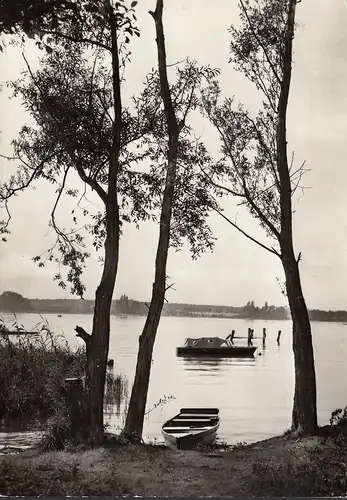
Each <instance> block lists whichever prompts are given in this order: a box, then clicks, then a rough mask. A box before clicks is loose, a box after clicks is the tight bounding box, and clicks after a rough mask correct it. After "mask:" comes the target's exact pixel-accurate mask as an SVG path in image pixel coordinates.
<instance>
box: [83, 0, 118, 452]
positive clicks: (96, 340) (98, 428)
mask: <svg viewBox="0 0 347 500" xmlns="http://www.w3.org/2000/svg"><path fill="white" fill-rule="evenodd" d="M107 1H108V0H107ZM108 10H109V19H110V25H111V38H112V40H111V42H112V78H113V100H114V110H115V119H114V124H113V144H112V153H111V155H110V161H109V173H108V193H107V202H106V234H107V236H106V241H105V260H104V268H103V273H102V277H101V281H100V284H99V286H98V288H97V290H96V293H95V305H94V317H93V330H92V335H91V336H90V338H89V339H87V342H86V347H87V360H88V361H87V370H86V387H87V398H86V399H87V404H88V408H87V414H88V417H87V418H88V420H89V421H88V424H89V425H88V433H89V439H90V441H91V442H92V443H94V444H99V443H100V442H101V440H102V438H103V434H104V418H103V408H104V394H105V380H106V369H107V358H108V351H109V338H110V313H111V304H112V297H113V291H114V287H115V282H116V277H117V269H118V260H119V236H120V219H119V205H118V172H119V151H120V132H121V126H122V123H121V113H122V105H121V89H120V74H119V56H118V40H117V20H116V16H115V14H114V12H113V8H112V6H111V3H110V2H109V1H108Z"/></svg>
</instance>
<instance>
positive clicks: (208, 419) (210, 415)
mask: <svg viewBox="0 0 347 500" xmlns="http://www.w3.org/2000/svg"><path fill="white" fill-rule="evenodd" d="M219 423H220V422H219V410H218V408H181V411H180V412H179V414H178V415H175V416H174V417H173V418H171V419H170V420H168V421H167V422H165V424H164V425H163V426H162V431H161V432H162V435H163V437H164V440H165V444H166V445H167V446H168V447H169V448H172V449H178V450H184V449H192V448H195V447H196V445H198V444H204V445H210V444H212V443H213V442H214V441H215V439H216V435H217V430H218V428H219Z"/></svg>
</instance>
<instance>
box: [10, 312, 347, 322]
mask: <svg viewBox="0 0 347 500" xmlns="http://www.w3.org/2000/svg"><path fill="white" fill-rule="evenodd" d="M0 314H36V315H41V316H44V315H45V314H52V315H55V316H58V315H59V316H74V315H76V316H80V315H81V316H88V315H89V316H92V315H93V311H73V312H70V311H69V312H65V311H62V312H57V311H44V312H42V311H15V312H13V311H12V312H10V311H3V310H0ZM111 316H114V317H116V318H124V319H125V318H128V317H129V318H145V317H146V315H145V314H121V313H111ZM162 317H163V318H206V319H229V320H233V319H241V320H248V321H255V320H259V321H290V318H262V317H250V316H242V315H240V316H239V315H235V314H234V315H232V314H230V315H228V314H223V313H222V314H213V313H191V314H162ZM311 322H313V323H342V324H346V326H347V322H346V321H345V320H342V319H341V320H339V319H324V318H322V319H318V318H315V319H311Z"/></svg>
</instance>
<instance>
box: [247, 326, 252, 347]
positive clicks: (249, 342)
mask: <svg viewBox="0 0 347 500" xmlns="http://www.w3.org/2000/svg"><path fill="white" fill-rule="evenodd" d="M247 343H248V346H251V345H252V328H248V340H247Z"/></svg>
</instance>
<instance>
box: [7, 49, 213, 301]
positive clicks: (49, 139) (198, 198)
mask: <svg viewBox="0 0 347 500" xmlns="http://www.w3.org/2000/svg"><path fill="white" fill-rule="evenodd" d="M26 63H27V70H26V71H25V73H24V74H23V76H22V77H21V78H20V79H19V80H17V81H15V82H12V83H11V87H12V89H13V91H14V96H15V97H20V98H21V99H22V101H23V103H24V105H25V108H26V110H27V111H28V112H29V113H30V114H31V116H32V117H33V119H34V121H35V126H33V127H29V126H23V127H22V129H21V132H20V135H19V137H18V139H16V140H14V141H13V148H14V159H16V161H18V162H19V163H20V166H19V167H18V169H17V171H16V173H15V174H14V175H12V176H11V177H10V179H9V180H8V181H7V182H6V183H4V184H3V185H2V186H1V188H0V197H1V199H2V200H3V201H5V203H6V204H7V203H8V200H9V198H10V197H11V196H13V195H15V194H18V193H19V192H20V191H22V190H23V189H24V188H26V187H28V186H34V185H35V181H37V180H38V179H44V180H46V181H47V182H49V183H51V184H52V185H53V186H54V188H55V193H56V199H55V202H54V203H53V205H52V211H51V214H50V225H51V226H52V227H53V229H54V231H55V232H56V234H57V239H56V242H55V244H54V245H53V246H52V247H51V248H49V249H48V250H47V251H44V252H43V254H41V255H38V256H35V257H34V261H35V262H36V263H38V265H39V266H41V267H42V266H44V265H45V262H46V261H54V262H56V263H57V264H58V265H59V271H58V272H57V273H56V275H55V277H54V279H55V280H56V281H57V283H58V284H59V286H61V287H62V288H66V286H67V283H70V284H71V291H72V293H76V294H77V295H80V296H82V295H83V292H84V290H85V288H84V285H83V283H82V279H81V278H82V273H83V269H84V267H85V265H86V261H87V259H88V257H89V256H90V251H89V250H87V249H86V246H85V235H86V234H87V233H89V234H91V235H92V237H93V246H94V248H95V249H96V250H99V249H100V248H102V247H103V244H104V240H105V237H106V217H105V204H106V201H107V183H108V165H109V160H110V155H111V153H112V128H113V126H114V117H113V93H112V72H111V68H110V65H109V61H108V55H107V51H103V50H100V48H99V47H96V48H95V49H94V52H93V57H92V62H90V53H89V52H87V53H86V51H85V47H84V46H83V45H82V44H80V45H79V44H77V43H74V44H72V45H71V44H70V46H67V45H65V42H64V43H63V45H60V44H58V43H57V44H56V46H55V49H54V51H52V52H50V53H48V54H46V55H44V56H43V57H42V58H41V63H40V68H39V69H38V70H37V71H36V72H33V71H32V70H31V68H30V66H29V63H28V62H27V61H26ZM215 75H216V72H215V71H214V70H212V69H210V68H200V67H198V66H197V65H196V63H194V62H191V61H186V63H185V65H184V66H183V68H182V67H178V68H177V70H176V81H175V83H174V84H173V85H172V94H173V96H174V102H175V109H176V111H177V114H178V116H179V117H180V119H183V118H184V117H185V116H186V115H187V114H188V111H189V112H193V111H194V110H195V109H196V107H197V105H198V95H197V93H198V89H199V88H200V86H201V85H202V82H204V81H205V80H206V77H208V76H209V77H212V76H215ZM163 115H164V111H163V105H162V102H161V99H160V89H159V85H158V73H157V72H156V71H153V72H152V73H150V74H149V75H147V78H146V81H145V85H144V88H143V91H142V92H141V93H140V94H139V95H138V96H136V97H133V98H132V100H131V102H130V103H129V105H128V106H123V107H122V126H121V134H120V136H121V145H120V146H121V147H120V157H119V173H118V177H119V178H118V195H119V206H120V222H121V224H124V223H132V224H137V225H138V224H139V223H140V222H141V221H145V220H154V221H155V220H157V217H158V214H159V208H160V204H161V197H162V191H163V183H164V179H165V167H166V136H167V131H166V123H165V121H164V119H163ZM212 165H213V161H212V159H211V157H210V156H209V154H208V152H207V150H206V148H205V146H204V144H203V143H202V142H201V141H200V140H198V139H196V138H194V136H193V131H192V129H191V128H190V127H189V125H188V124H187V125H186V126H185V129H184V130H183V132H182V135H181V139H180V147H179V168H178V176H177V188H176V190H175V197H174V209H173V231H172V240H171V245H172V246H173V247H174V248H175V249H180V248H181V247H182V245H183V243H184V241H185V240H187V241H188V243H189V246H190V249H191V252H192V255H193V257H197V256H198V255H200V254H201V252H202V251H204V250H205V249H207V248H210V249H211V248H213V243H214V238H213V236H212V232H211V229H210V227H209V226H208V215H209V212H210V210H211V209H212V208H213V207H215V206H216V201H215V199H214V196H213V191H214V188H213V186H211V185H210V184H209V183H208V182H207V179H206V177H205V175H204V174H203V172H202V167H204V169H207V170H209V169H210V168H212ZM73 171H74V172H76V173H77V174H78V175H79V177H80V179H81V184H82V186H84V187H82V188H81V189H72V188H71V186H70V185H69V176H70V175H71V173H72V172H73ZM86 186H88V187H89V188H91V189H92V190H94V192H95V193H96V194H97V195H98V196H99V198H100V201H101V208H100V209H97V210H95V209H93V207H92V206H91V205H89V206H88V209H83V210H82V209H79V206H80V204H81V200H82V199H83V198H84V197H85V193H86ZM64 196H70V197H73V198H76V208H75V209H74V210H73V211H72V214H71V227H70V228H68V229H66V228H60V227H59V224H58V223H57V220H56V219H57V218H56V212H57V209H58V206H59V205H60V204H61V203H62V200H63V199H64ZM81 215H82V216H84V217H85V220H84V221H83V223H81V220H80V219H81ZM4 227H5V226H4ZM64 268H66V273H65V274H66V276H64V273H63V269H64Z"/></svg>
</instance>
